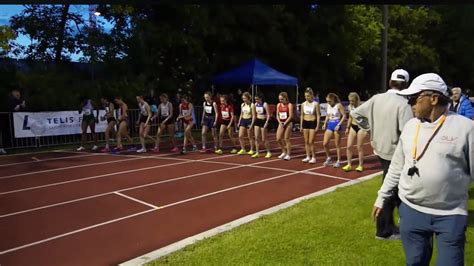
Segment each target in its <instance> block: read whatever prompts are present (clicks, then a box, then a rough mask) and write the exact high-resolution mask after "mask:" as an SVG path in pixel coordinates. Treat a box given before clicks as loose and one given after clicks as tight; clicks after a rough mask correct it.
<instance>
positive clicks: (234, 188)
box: [0, 173, 353, 255]
mask: <svg viewBox="0 0 474 266" xmlns="http://www.w3.org/2000/svg"><path fill="white" fill-rule="evenodd" d="M290 175H296V173H286V174H282V175H278V176H275V177H271V178H266V179H262V180H258V181H254V182H249V183H246V184H242V185H238V186H234V187H230V188H226V189H222V190H218V191H214V192H211V193H207V194H203V195H200V196H197V197H193V198H188V199H185V200H181V201H178V202H174V203H171V204H167V205H163V206H161V207H159V209H164V208H169V207H172V206H176V205H180V204H183V203H186V202H190V201H194V200H198V199H202V198H205V197H209V196H213V195H216V194H221V193H224V192H227V191H232V190H236V189H239V188H243V187H248V186H252V185H256V184H260V183H264V182H268V181H272V180H276V179H280V178H283V177H287V176H290ZM351 181H353V180H351ZM122 191H123V190H122ZM116 192H118V191H116ZM122 195H123V194H122ZM151 211H157V209H155V208H153V209H151V210H147V211H143V212H139V213H136V214H132V215H128V216H125V217H122V218H118V219H114V220H110V221H107V222H103V223H99V224H95V225H91V226H87V227H84V228H81V229H78V230H75V231H72V232H68V233H64V234H60V235H57V236H53V237H50V238H46V239H43V240H39V241H36V242H32V243H29V244H26V245H22V246H19V247H15V248H11V249H8V250H4V251H1V252H0V255H3V254H7V253H11V252H13V251H17V250H21V249H24V248H27V247H31V246H35V245H38V244H42V243H45V242H49V241H52V240H55V239H59V238H63V237H66V236H70V235H73V234H77V233H80V232H84V231H87V230H90V229H93V228H97V227H100V226H103V225H107V224H111V223H115V222H118V221H122V220H125V219H128V218H132V217H135V216H138V215H142V214H146V213H149V212H151Z"/></svg>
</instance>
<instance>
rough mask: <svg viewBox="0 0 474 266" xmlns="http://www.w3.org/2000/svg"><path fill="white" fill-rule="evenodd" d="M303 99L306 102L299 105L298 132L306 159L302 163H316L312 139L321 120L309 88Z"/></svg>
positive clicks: (317, 106)
mask: <svg viewBox="0 0 474 266" xmlns="http://www.w3.org/2000/svg"><path fill="white" fill-rule="evenodd" d="M304 97H305V99H306V101H305V102H304V103H302V104H301V111H300V112H301V115H300V130H301V132H303V137H304V148H305V151H306V158H304V159H303V160H302V161H303V162H304V163H311V164H314V163H316V155H315V152H314V137H315V135H316V132H317V131H318V128H319V122H320V120H321V110H320V108H319V103H317V102H316V101H315V100H314V93H313V90H312V89H311V88H307V89H306V91H305V93H304Z"/></svg>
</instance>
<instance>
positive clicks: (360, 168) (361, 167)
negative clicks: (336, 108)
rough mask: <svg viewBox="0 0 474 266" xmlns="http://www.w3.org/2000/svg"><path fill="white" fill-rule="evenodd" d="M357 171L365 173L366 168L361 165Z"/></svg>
mask: <svg viewBox="0 0 474 266" xmlns="http://www.w3.org/2000/svg"><path fill="white" fill-rule="evenodd" d="M356 171H357V172H362V171H364V167H363V166H362V165H359V166H357V168H356Z"/></svg>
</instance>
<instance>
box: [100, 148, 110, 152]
mask: <svg viewBox="0 0 474 266" xmlns="http://www.w3.org/2000/svg"><path fill="white" fill-rule="evenodd" d="M100 152H103V153H108V152H110V149H109V148H103V149H102V150H100Z"/></svg>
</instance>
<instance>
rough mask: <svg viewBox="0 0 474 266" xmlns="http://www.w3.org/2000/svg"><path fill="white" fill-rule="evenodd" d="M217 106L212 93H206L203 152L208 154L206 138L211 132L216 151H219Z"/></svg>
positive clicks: (203, 115)
mask: <svg viewBox="0 0 474 266" xmlns="http://www.w3.org/2000/svg"><path fill="white" fill-rule="evenodd" d="M217 114H218V110H217V104H216V103H215V102H214V101H213V100H212V94H211V93H210V92H206V93H204V103H203V112H202V120H201V125H202V132H201V137H202V149H201V152H207V148H206V136H207V132H209V130H211V134H212V139H213V140H214V151H217V133H216V126H217Z"/></svg>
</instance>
